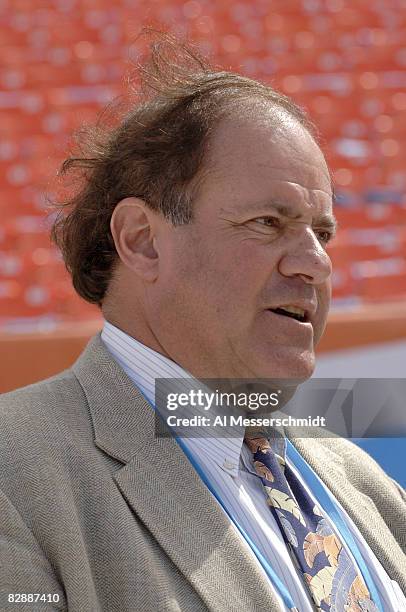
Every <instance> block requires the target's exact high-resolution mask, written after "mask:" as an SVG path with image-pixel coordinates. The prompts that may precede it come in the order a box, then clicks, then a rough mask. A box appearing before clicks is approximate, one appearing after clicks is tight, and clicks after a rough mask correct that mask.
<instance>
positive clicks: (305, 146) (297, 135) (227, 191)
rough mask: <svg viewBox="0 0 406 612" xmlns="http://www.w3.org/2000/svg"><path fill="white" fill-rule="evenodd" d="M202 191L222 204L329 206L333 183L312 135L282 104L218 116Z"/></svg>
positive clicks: (208, 154) (210, 142)
mask: <svg viewBox="0 0 406 612" xmlns="http://www.w3.org/2000/svg"><path fill="white" fill-rule="evenodd" d="M205 170H206V172H205V173H204V174H205V180H204V184H205V189H204V190H205V191H206V193H209V192H210V194H211V197H212V198H214V199H216V194H217V195H219V194H222V197H223V198H224V199H227V203H228V204H230V203H233V204H234V205H235V206H238V205H243V206H248V205H249V202H251V201H252V202H254V201H255V202H258V201H261V200H264V201H266V200H269V199H270V198H272V199H277V200H278V201H280V202H281V203H282V204H286V205H289V203H292V205H295V206H298V205H299V206H300V205H301V206H304V207H306V206H311V207H315V208H323V209H324V210H326V209H331V204H332V185H331V178H330V174H329V170H328V167H327V164H326V162H325V159H324V156H323V154H322V152H321V150H320V148H319V147H318V145H317V144H316V142H315V141H314V140H313V138H312V137H311V135H310V134H309V133H308V132H307V130H306V129H305V128H303V127H302V126H301V125H300V124H299V123H298V122H297V120H296V119H294V118H291V117H290V116H289V115H288V114H287V113H286V112H285V111H284V110H283V109H282V110H279V109H275V108H269V106H268V107H265V108H264V107H260V108H255V109H254V110H253V109H251V110H250V111H248V112H247V113H246V116H241V114H240V115H236V116H233V117H228V118H226V119H223V120H222V121H221V122H220V124H219V125H218V126H217V129H216V130H215V132H214V133H213V135H212V137H211V139H210V141H209V143H208V148H207V154H206V161H205Z"/></svg>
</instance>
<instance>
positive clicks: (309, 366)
mask: <svg viewBox="0 0 406 612" xmlns="http://www.w3.org/2000/svg"><path fill="white" fill-rule="evenodd" d="M256 365H257V367H256V368H255V370H256V371H257V372H258V375H257V377H258V378H269V379H274V378H278V379H286V380H291V381H292V384H300V383H302V382H305V381H306V380H308V379H309V378H310V377H311V376H312V374H313V372H314V368H315V365H316V360H315V355H314V352H313V351H301V352H299V351H295V350H294V349H292V348H290V349H288V350H287V351H286V352H284V354H282V352H280V353H279V354H277V355H272V356H270V357H268V359H267V360H264V361H262V360H261V363H258V362H257V364H256Z"/></svg>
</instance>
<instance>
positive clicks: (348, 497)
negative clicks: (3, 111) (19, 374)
mask: <svg viewBox="0 0 406 612" xmlns="http://www.w3.org/2000/svg"><path fill="white" fill-rule="evenodd" d="M154 53H155V56H154V58H155V60H156V61H155V72H153V73H152V74H153V85H154V88H157V87H158V93H157V94H156V96H155V98H152V100H150V101H148V100H147V101H146V102H145V101H144V102H143V104H141V105H139V106H138V107H136V108H135V109H134V110H133V111H132V112H131V113H130V114H129V115H128V116H127V117H126V118H125V120H124V121H123V122H122V124H121V125H119V126H118V127H117V128H116V129H115V130H114V131H113V132H112V133H111V134H110V135H109V137H108V138H107V139H106V140H105V141H104V142H102V143H99V142H98V143H95V147H94V150H91V151H90V153H89V154H88V155H87V156H83V157H76V158H72V159H71V160H69V161H68V162H66V163H65V169H69V167H76V168H79V170H83V177H84V182H83V187H82V189H81V190H80V191H79V192H78V193H77V194H75V195H74V196H73V197H72V198H71V200H70V201H69V202H68V204H69V213H68V215H64V216H62V217H60V218H59V220H58V221H57V222H56V225H55V228H54V237H55V239H56V240H57V242H58V244H59V245H60V246H61V248H62V251H63V253H64V257H65V261H66V264H67V267H68V269H69V270H70V272H71V274H72V280H73V284H74V286H75V288H76V290H77V291H78V293H79V294H80V295H82V297H84V298H85V299H87V300H88V301H91V302H94V303H98V304H99V305H100V306H101V309H102V312H103V315H104V317H105V320H106V324H105V327H104V329H103V332H102V334H101V335H100V334H98V335H97V336H96V337H94V338H93V339H92V340H91V342H90V344H89V345H88V347H87V348H86V349H85V351H84V353H83V354H82V355H81V356H80V358H79V360H78V361H77V362H76V363H75V364H74V365H73V367H72V368H71V369H69V370H67V371H65V372H62V373H61V374H59V375H57V376H55V377H53V378H51V379H49V380H47V381H43V382H40V383H38V384H35V385H31V386H30V387H27V388H24V389H20V390H17V391H15V392H13V393H11V394H7V395H5V396H3V398H2V401H1V412H0V415H1V416H0V420H1V429H0V432H1V433H0V440H1V447H0V448H1V461H2V469H1V477H0V489H1V497H0V517H1V520H0V534H1V537H0V562H1V573H0V590H1V603H0V609H1V610H12V609H13V610H14V609H24V610H43V609H44V610H45V609H48V610H66V609H68V610H69V611H72V612H76V611H77V612H81V611H96V610H97V611H98V610H103V611H106V612H107V611H108V612H113V611H120V612H125V611H134V612H150V611H152V610H159V611H175V610H177V611H182V612H186V611H188V612H189V611H191V610H193V611H200V610H201V611H203V610H205V611H207V610H210V611H216V612H234V611H237V610H244V611H249V612H257V611H259V610H261V611H263V610H271V611H275V612H282V611H286V610H289V609H296V610H300V612H303V611H305V612H308V611H311V610H338V612H344V610H351V611H355V610H367V609H368V610H385V612H386V611H389V610H400V609H405V607H406V605H405V603H404V602H405V600H404V599H402V598H403V595H402V592H401V591H402V590H403V589H404V588H405V587H406V559H405V556H404V552H403V551H404V546H405V530H404V520H405V496H404V493H403V492H402V491H401V489H400V488H399V487H398V486H397V485H396V484H395V483H394V482H393V481H391V479H390V478H388V477H387V476H386V475H385V474H384V472H382V470H381V469H380V468H379V467H378V466H377V464H376V463H375V462H374V461H373V460H372V459H370V458H369V457H368V456H367V455H366V454H365V453H364V452H363V451H361V450H360V449H358V448H356V447H355V446H354V445H352V444H351V443H349V442H347V441H344V440H340V439H326V438H314V439H305V438H303V439H302V438H296V439H293V440H292V441H288V442H286V441H285V442H284V444H285V447H284V450H283V451H282V450H281V448H282V447H281V446H279V447H277V446H272V444H271V441H270V440H268V438H267V437H264V436H263V435H262V433H261V432H259V433H258V432H255V431H254V432H252V431H247V432H244V431H241V432H240V433H239V436H238V437H233V438H231V437H230V438H227V439H226V438H223V439H220V438H219V439H216V438H214V437H213V438H211V437H209V438H203V439H199V440H196V441H195V442H193V441H192V440H186V438H185V439H184V440H180V439H177V440H175V439H174V438H173V437H166V438H164V437H156V436H155V410H154V409H155V392H154V383H155V380H156V379H157V378H168V377H169V378H184V377H190V376H192V377H194V379H197V380H202V379H219V378H222V379H240V378H243V379H247V378H249V379H254V380H255V379H258V378H260V379H270V378H272V379H275V378H281V379H283V378H285V379H286V378H289V379H298V380H305V379H307V378H308V377H309V376H311V374H312V372H313V368H314V347H315V345H316V344H317V342H318V341H319V339H320V337H321V335H322V333H323V330H324V327H325V324H326V317H327V313H328V308H329V301H330V275H331V263H330V259H329V257H328V254H327V252H326V245H327V243H328V241H329V240H330V238H331V237H332V235H333V233H334V228H335V222H334V217H333V213H332V199H333V198H332V187H331V181H330V175H329V171H328V168H327V166H326V163H325V160H324V157H323V155H322V153H321V151H320V149H319V147H318V145H317V143H316V140H315V136H314V132H313V130H312V126H311V124H310V123H309V122H308V120H307V119H306V117H305V116H304V114H303V113H302V111H301V110H300V109H299V108H298V107H296V106H295V105H294V104H293V102H291V101H290V100H289V99H287V98H285V97H284V96H282V95H280V94H278V93H277V92H275V91H274V90H272V89H271V88H269V87H267V86H264V85H262V84H260V83H257V82H255V81H251V80H249V79H245V78H243V77H241V76H239V75H234V74H231V73H224V72H223V73H219V72H213V71H210V69H209V68H207V67H205V66H204V64H203V63H202V61H201V60H198V59H196V57H195V56H193V54H192V53H191V52H188V51H186V53H187V54H188V58H189V63H190V59H193V60H194V61H195V62H198V63H196V67H195V70H194V71H193V70H191V69H190V72H189V73H187V74H186V73H185V71H183V72H182V71H181V69H180V68H179V67H176V66H174V65H173V64H169V65H168V64H165V63H163V60H164V56H162V55H159V54H158V55H157V53H158V52H157V50H155V51H153V54H154ZM158 60H159V61H158ZM169 69H170V70H169ZM169 72H171V74H169V75H168V73H169ZM150 74H151V73H150ZM96 144H97V146H96ZM270 410H271V409H270ZM292 442H293V444H292ZM286 444H288V447H286ZM271 447H272V448H271ZM278 448H279V450H278ZM286 448H287V451H286V454H285V450H286ZM271 451H272V452H271ZM278 453H279V454H278ZM282 455H283V456H282ZM272 462H274V463H272ZM288 479H289V480H288ZM273 481H275V482H278V483H279V484H278V487H280V490H279V495H280V498H279V499H282V498H283V499H284V500H285V502H283V503H282V502H281V507H280V509H279V511H278V512H277V511H276V510H275V508H276V506H277V503H276V501H275V497H269V499H268V502H267V501H266V500H267V497H266V495H269V496H271V495H275V489H277V488H278V487H274V489H272V486H273ZM263 485H265V487H264V486H263ZM284 487H285V489H286V491H287V493H286V494H285V493H283V491H284V490H285V489H283V488H284ZM282 489H283V491H282ZM277 492H278V491H277ZM303 496H307V497H306V500H310V501H308V502H307V505H308V506H309V504H310V505H311V506H312V516H311V517H310V514H311V513H310V511H307V510H305V509H304V506H303V504H302V503H301V501H300V500H301V498H302V497H303ZM299 498H300V499H299ZM286 500H287V501H286ZM283 505H285V506H286V508H287V509H286V508H285V510H283V512H282V509H281V508H282V506H283ZM313 506H314V507H313ZM329 509H331V514H330V510H329ZM308 517H310V518H308ZM291 518H292V520H291V521H290V519H291ZM294 521H296V523H297V524H296V523H294ZM308 521H314V529H313V530H311V529H309V527H308V526H309V525H310V522H308ZM312 524H313V523H312ZM292 525H293V527H292ZM303 525H306V526H307V528H306V532H303V533H302V532H300V529H301V528H303ZM302 531H303V529H302ZM306 534H307V535H306ZM300 538H303V542H302V541H300V546H299V545H298V542H299V540H300ZM295 548H296V549H297V550H296V551H295V550H294V549H295ZM299 548H300V551H299ZM339 554H341V558H340V557H339ZM340 559H341V560H340ZM343 559H344V561H345V562H346V563H347V564H348V568H350V569H348V568H347V569H348V572H349V574H351V576H352V578H351V581H350V582H349V583H348V584H347V583H346V581H345V575H343V578H342V580H341V582H340V581H339V582H338V583H337V576H338V569H339V568H341V566H342V560H343ZM305 563H307V566H308V567H307V569H306V568H305V569H304V568H303V565H304V564H305ZM317 564H320V568H321V569H317V572H316V571H315V568H316V565H317ZM317 568H319V566H318V565H317ZM346 571H347V570H346ZM347 582H348V580H347ZM37 595H38V597H37ZM402 606H404V607H403V608H402Z"/></svg>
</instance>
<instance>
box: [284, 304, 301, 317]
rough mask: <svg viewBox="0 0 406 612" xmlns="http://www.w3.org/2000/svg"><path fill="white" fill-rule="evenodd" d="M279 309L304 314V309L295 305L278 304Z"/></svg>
mask: <svg viewBox="0 0 406 612" xmlns="http://www.w3.org/2000/svg"><path fill="white" fill-rule="evenodd" d="M279 308H280V309H281V310H286V312H291V313H292V314H294V315H299V316H300V317H302V318H303V317H304V316H305V311H304V310H302V308H296V306H279Z"/></svg>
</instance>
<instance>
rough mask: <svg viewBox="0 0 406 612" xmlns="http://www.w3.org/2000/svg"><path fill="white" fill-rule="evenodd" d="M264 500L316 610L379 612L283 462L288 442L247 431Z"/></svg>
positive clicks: (337, 541) (338, 543)
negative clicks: (301, 575)
mask: <svg viewBox="0 0 406 612" xmlns="http://www.w3.org/2000/svg"><path fill="white" fill-rule="evenodd" d="M244 442H245V443H246V444H247V446H248V448H249V449H250V450H251V452H252V453H253V457H254V467H255V470H256V472H257V474H258V476H260V478H261V481H262V484H263V485H264V489H265V491H266V495H267V502H268V504H269V506H270V509H271V510H272V513H273V515H274V517H275V519H276V521H277V523H278V526H279V528H280V530H281V533H282V535H283V537H284V539H285V541H286V544H287V546H288V547H289V548H290V550H291V551H292V552H293V558H294V559H296V561H297V566H298V568H299V569H300V571H301V572H302V574H303V576H304V579H305V584H306V585H307V587H308V590H309V592H310V595H311V597H312V599H313V601H314V603H315V604H316V609H317V610H323V611H325V612H378V608H377V607H376V605H375V604H374V603H373V601H372V600H371V598H370V593H369V590H368V588H367V586H366V584H365V582H364V579H363V577H362V575H361V572H360V571H359V568H358V566H357V565H356V564H355V561H353V560H352V558H351V557H350V556H349V555H348V553H347V551H346V549H345V548H344V547H343V545H342V542H341V540H340V539H339V537H338V536H337V534H336V533H335V532H334V531H333V529H332V528H331V526H330V523H329V522H328V520H327V518H325V517H324V516H323V515H322V513H321V511H320V509H319V508H318V507H317V506H315V505H314V503H313V502H312V500H311V498H310V497H309V495H308V493H307V491H306V489H305V488H304V487H303V485H302V484H301V483H300V481H299V480H298V479H297V477H296V476H295V474H294V473H293V471H292V470H291V469H290V468H289V466H288V465H286V464H285V446H286V441H285V439H284V438H282V437H276V438H270V439H268V437H267V436H266V435H265V434H264V433H263V432H255V431H254V432H251V431H248V430H247V431H246V437H245V438H244Z"/></svg>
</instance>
